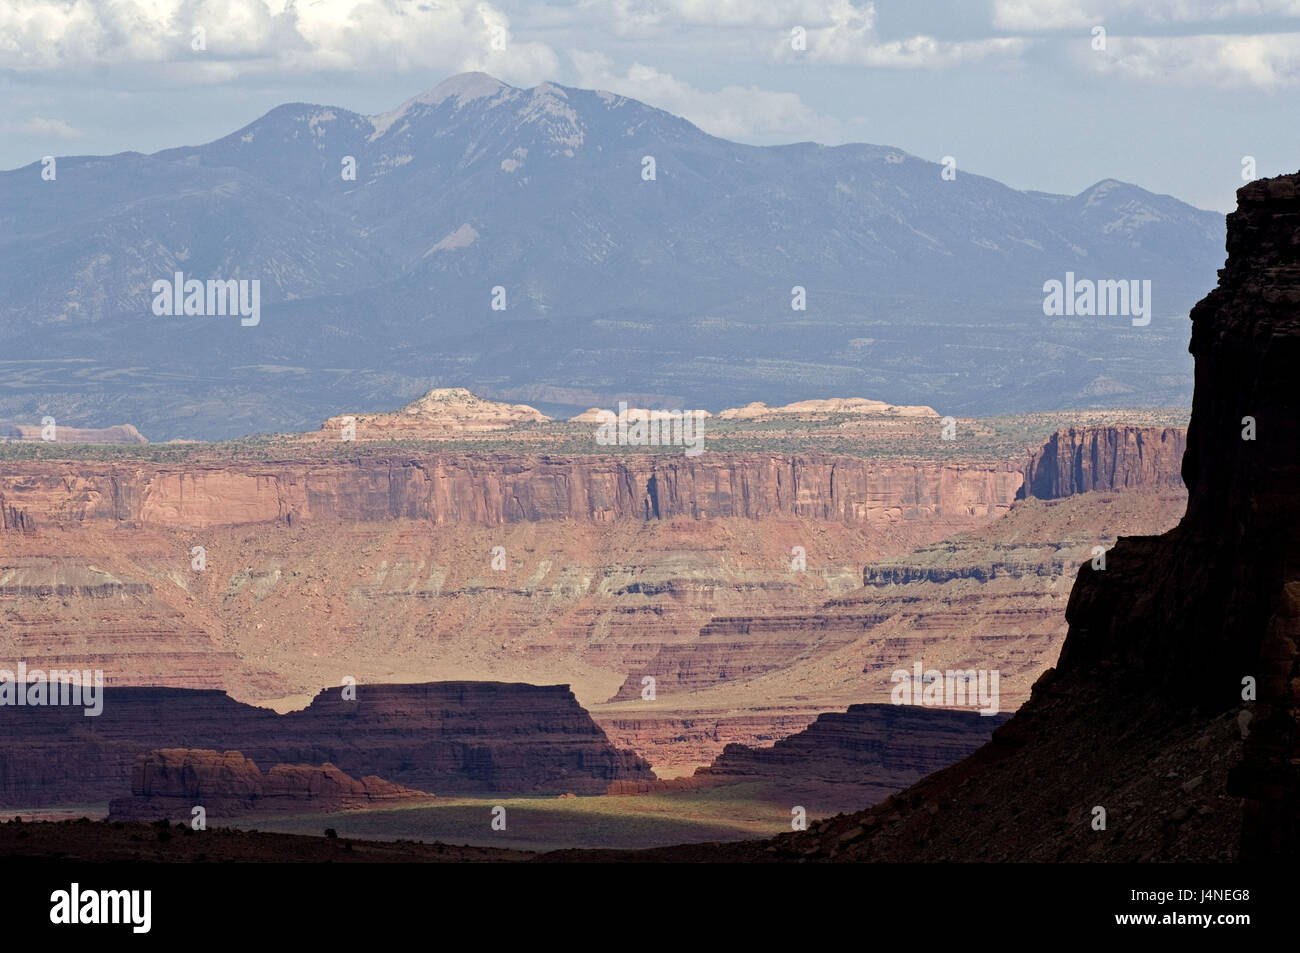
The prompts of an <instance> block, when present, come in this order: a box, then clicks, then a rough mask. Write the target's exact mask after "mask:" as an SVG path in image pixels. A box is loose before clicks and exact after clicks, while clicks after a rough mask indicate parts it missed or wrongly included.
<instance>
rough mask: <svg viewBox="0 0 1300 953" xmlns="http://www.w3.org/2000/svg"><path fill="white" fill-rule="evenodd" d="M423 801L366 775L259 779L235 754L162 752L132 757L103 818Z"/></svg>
mask: <svg viewBox="0 0 1300 953" xmlns="http://www.w3.org/2000/svg"><path fill="white" fill-rule="evenodd" d="M431 797H432V795H430V794H426V793H425V792H423V791H413V790H411V789H410V788H404V787H402V786H401V785H400V784H392V783H390V782H388V781H385V780H384V779H383V778H379V777H375V776H373V775H368V776H366V777H364V778H361V779H360V780H358V779H357V778H354V777H351V776H350V775H348V774H345V773H344V772H343V771H340V770H339V769H338V768H337V767H335V766H334V765H332V764H329V763H328V762H327V763H325V764H277V765H274V766H273V767H272V768H271V770H270V771H268V772H267V773H266V774H263V773H262V772H261V770H259V768H258V766H257V763H256V762H254V761H253V760H252V759H251V758H246V757H244V756H243V755H242V754H241V753H240V752H238V751H213V750H210V749H201V748H200V749H195V748H163V749H160V750H157V751H150V752H149V753H148V754H142V755H139V756H138V757H137V758H136V761H135V764H134V766H133V767H132V768H131V796H130V797H124V798H117V799H115V800H113V801H112V802H111V803H110V804H109V819H110V820H115V821H152V820H156V819H158V818H167V819H168V820H172V821H179V822H182V823H188V822H190V821H191V819H192V818H193V814H192V811H193V809H194V808H195V807H196V806H198V807H202V808H203V809H204V812H205V814H206V819H207V822H208V823H213V822H220V821H221V820H223V819H225V818H230V817H236V816H238V815H240V814H250V813H258V814H269V813H303V812H307V811H342V810H349V809H353V808H367V807H378V806H382V805H383V804H386V803H393V802H402V801H405V802H411V801H422V800H428V799H430V798H431Z"/></svg>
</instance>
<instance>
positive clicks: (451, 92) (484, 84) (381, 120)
mask: <svg viewBox="0 0 1300 953" xmlns="http://www.w3.org/2000/svg"><path fill="white" fill-rule="evenodd" d="M511 88H512V87H510V86H508V85H507V84H505V83H503V82H501V80H499V79H497V78H496V77H495V76H489V75H488V74H487V73H480V72H471V73H458V74H456V75H455V76H449V77H448V78H447V79H444V80H443V81H442V82H441V83H439V84H438V85H437V86H435V87H433V89H430V90H427V91H426V92H423V93H420V95H418V96H413V97H412V98H410V99H408V100H407V101H406V102H404V103H402V105H400V106H398V107H397V108H396V109H392V110H389V111H388V112H386V113H380V114H379V115H377V116H367V117H366V118H367V119H369V120H370V123H371V125H373V126H374V127H375V132H374V135H373V136H371V139H372V141H373V140H374V139H377V138H379V137H380V136H382V135H383V134H384V133H385V132H387V131H388V130H389V129H390V128H391V127H392V125H393V123H395V122H396V121H397V120H398V119H400V118H401V117H402V116H404V115H405V114H406V113H407V111H408V110H410V109H411V107H412V106H439V105H441V104H442V103H444V102H446V101H447V100H448V99H452V98H455V100H456V103H457V105H458V106H459V105H460V104H463V103H468V102H473V101H474V100H476V99H487V98H489V97H492V96H495V95H497V93H499V92H501V91H502V90H506V89H511Z"/></svg>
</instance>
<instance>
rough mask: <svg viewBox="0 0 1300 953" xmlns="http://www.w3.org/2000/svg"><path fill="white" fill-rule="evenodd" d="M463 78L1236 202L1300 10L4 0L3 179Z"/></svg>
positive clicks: (1257, 168)
mask: <svg viewBox="0 0 1300 953" xmlns="http://www.w3.org/2000/svg"><path fill="white" fill-rule="evenodd" d="M470 70H482V71H485V72H488V73H491V74H492V75H493V76H496V77H497V78H499V79H501V80H503V81H505V82H508V83H511V84H513V85H517V86H533V85H536V84H538V83H541V82H545V81H551V82H556V83H559V84H561V85H566V86H580V87H585V88H595V89H607V90H610V91H613V92H616V93H619V94H621V95H625V96H630V97H633V98H636V99H639V100H642V101H643V102H646V103H649V104H650V105H653V106H657V107H659V108H662V109H666V110H668V111H670V112H673V113H676V114H678V115H681V116H684V117H685V118H687V119H689V120H690V121H691V122H694V123H695V124H696V125H698V126H700V127H701V128H702V129H704V130H705V131H706V132H709V133H712V134H714V135H717V136H722V137H725V138H728V139H734V140H737V141H740V142H747V143H753V144H758V145H767V144H774V143H785V142H799V141H807V140H812V141H816V142H821V143H827V144H840V143H845V142H869V143H874V144H877V145H887V146H893V147H896V148H899V149H902V150H904V151H907V152H910V153H912V154H914V155H918V156H921V157H923V158H927V159H931V160H934V161H941V160H942V159H943V157H945V156H952V157H953V158H954V159H955V160H956V164H957V168H958V170H965V171H969V172H972V173H978V174H981V175H987V176H990V177H992V178H995V179H998V180H1000V181H1002V182H1004V183H1006V184H1007V185H1010V186H1012V187H1014V188H1020V189H1038V190H1043V191H1048V192H1058V193H1066V194H1076V193H1078V192H1080V191H1082V190H1084V189H1086V188H1087V187H1089V186H1090V185H1092V184H1094V183H1096V182H1098V181H1100V180H1101V179H1106V178H1116V179H1121V180H1123V181H1126V182H1132V183H1135V184H1137V185H1140V186H1142V187H1144V188H1147V189H1150V190H1151V191H1153V192H1159V193H1164V194H1169V195H1173V196H1176V197H1177V198H1180V199H1182V200H1184V201H1186V202H1190V203H1191V204H1193V205H1197V206H1199V207H1201V208H1206V209H1213V210H1218V211H1229V210H1231V208H1232V207H1233V205H1234V192H1235V190H1236V189H1237V188H1239V187H1240V186H1241V185H1242V183H1243V181H1244V179H1243V175H1244V173H1249V172H1252V171H1253V175H1254V177H1258V176H1265V175H1276V174H1279V173H1281V172H1294V171H1296V170H1297V169H1300V0H1164V2H1157V0H876V2H866V0H569V2H555V3H536V2H533V3H524V2H515V0H493V2H480V0H0V169H12V168H17V167H20V166H24V165H27V164H28V163H31V162H35V161H38V160H39V159H40V158H41V157H42V156H45V155H57V156H65V155H99V154H111V153H116V152H123V151H137V152H154V151H157V150H159V149H164V148H170V147H173V146H180V145H195V144H200V143H203V142H209V141H211V140H213V139H218V138H220V137H222V136H224V135H227V134H229V133H231V132H233V131H235V130H236V129H238V128H240V127H242V126H244V125H246V124H247V123H249V122H251V121H253V120H254V119H256V118H258V117H259V116H261V115H263V114H264V113H266V112H267V111H269V110H270V109H272V108H274V107H275V106H277V105H280V104H282V103H285V102H312V103H320V104H323V105H330V106H340V107H343V108H346V109H352V110H355V111H357V112H360V113H363V114H367V115H372V114H377V113H380V112H384V111H386V110H388V109H391V108H393V107H394V106H396V105H398V104H399V103H401V102H403V101H405V100H407V99H409V98H411V97H412V96H414V95H416V94H418V93H420V92H423V91H424V90H426V89H429V88H431V87H433V86H436V85H437V84H438V83H439V82H441V81H442V80H444V79H446V78H447V77H448V76H452V75H454V74H457V73H461V72H466V71H470ZM1248 160H1250V161H1249V162H1248Z"/></svg>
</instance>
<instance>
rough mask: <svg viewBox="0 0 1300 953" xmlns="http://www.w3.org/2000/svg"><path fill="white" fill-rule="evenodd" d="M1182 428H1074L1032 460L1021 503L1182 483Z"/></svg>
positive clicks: (1184, 442) (1050, 440)
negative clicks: (1090, 492) (1077, 494)
mask: <svg viewBox="0 0 1300 953" xmlns="http://www.w3.org/2000/svg"><path fill="white" fill-rule="evenodd" d="M1186 449H1187V431H1185V430H1183V429H1182V428H1180V427H1164V428H1157V427H1080V428H1074V427H1071V428H1070V429H1068V430H1058V431H1057V432H1056V433H1054V434H1052V436H1051V437H1050V438H1048V440H1047V443H1045V444H1044V445H1043V447H1042V448H1041V449H1039V450H1036V451H1034V452H1033V453H1031V454H1030V455H1029V461H1028V463H1027V464H1026V466H1025V481H1024V484H1023V485H1022V486H1021V488H1020V493H1019V494H1018V497H1019V498H1020V499H1024V498H1026V497H1036V498H1038V499H1040V500H1057V499H1061V498H1063V497H1067V496H1073V495H1074V494H1076V493H1087V492H1089V491H1090V490H1122V489H1125V488H1127V487H1135V486H1147V487H1150V486H1160V487H1176V486H1179V485H1181V483H1182V474H1181V466H1182V459H1183V451H1184V450H1186Z"/></svg>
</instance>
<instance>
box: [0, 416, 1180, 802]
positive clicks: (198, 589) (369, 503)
mask: <svg viewBox="0 0 1300 953" xmlns="http://www.w3.org/2000/svg"><path fill="white" fill-rule="evenodd" d="M813 403H814V404H816V406H802V405H796V406H795V408H794V409H791V408H773V409H771V410H770V412H769V411H766V410H765V411H764V412H763V413H760V412H759V410H758V409H756V408H750V409H749V411H748V412H747V413H745V414H741V415H740V417H742V418H743V419H739V420H734V421H729V422H721V421H719V422H716V423H714V424H713V429H712V430H711V431H710V433H709V438H710V443H709V446H710V450H709V451H708V452H707V453H705V454H704V455H702V456H700V457H697V458H693V459H691V458H686V457H684V456H683V455H682V454H681V453H665V452H654V451H651V450H650V449H644V450H641V451H639V452H637V451H633V450H626V451H623V452H611V451H609V450H606V449H604V448H600V447H598V446H596V445H595V443H594V440H593V439H592V427H591V426H589V425H575V424H573V423H572V422H547V421H545V420H542V421H539V420H537V419H535V418H534V417H533V415H532V414H529V413H527V411H526V410H520V409H519V408H518V407H516V406H506V405H492V404H491V402H483V401H479V400H478V399H477V398H473V397H472V395H469V396H468V397H466V396H464V395H463V394H462V393H458V392H436V393H434V394H432V395H430V396H429V398H428V399H427V400H423V401H420V402H417V403H416V405H412V408H408V410H409V411H410V412H407V411H403V412H400V413H399V414H398V415H395V416H400V417H402V418H403V420H404V422H405V423H404V426H406V428H407V429H406V430H405V431H402V432H403V433H404V434H405V435H406V436H410V435H412V434H415V435H417V436H419V438H420V440H418V441H415V442H414V443H412V442H410V441H408V440H406V439H405V437H404V438H403V440H402V441H399V442H393V441H384V440H365V439H359V440H358V441H357V442H355V443H353V442H347V441H342V440H339V439H329V440H326V439H323V438H322V437H321V435H320V434H304V435H282V436H279V437H274V438H267V439H265V440H261V441H251V442H248V443H235V444H215V445H208V444H190V445H172V446H163V445H152V446H151V447H149V448H147V449H145V448H141V449H140V450H127V449H123V450H108V449H105V450H102V451H101V450H98V449H96V450H94V451H92V450H91V449H89V448H85V449H81V450H79V449H78V448H75V447H69V448H63V447H45V446H42V447H39V448H33V449H32V450H29V451H26V456H23V457H20V458H10V459H9V460H8V461H7V462H6V463H5V465H4V467H3V469H2V470H0V513H4V514H6V517H5V527H6V531H5V532H3V533H0V657H10V656H12V657H13V658H14V659H18V658H23V659H26V660H27V661H28V663H29V664H31V665H42V666H44V667H47V668H50V667H61V668H71V667H77V668H92V669H96V668H97V669H102V670H103V671H104V678H105V682H106V684H108V685H110V686H132V685H136V686H139V685H155V686H170V687H174V688H189V689H220V690H222V691H225V692H228V693H229V694H230V696H231V697H232V698H233V699H237V700H238V701H241V702H245V703H248V704H253V705H262V706H267V707H269V708H273V709H275V710H276V711H281V712H288V711H292V710H294V709H297V708H301V707H302V706H304V705H307V704H308V703H309V702H311V700H312V699H313V698H314V697H315V696H316V694H317V692H318V691H319V690H320V688H321V686H325V685H337V684H339V682H340V680H341V679H343V678H345V677H351V678H354V679H356V680H357V681H358V682H360V683H363V684H365V683H371V684H380V683H396V682H415V681H447V680H465V681H469V680H483V681H504V682H515V681H521V680H526V681H529V682H534V683H555V684H565V685H569V686H571V688H572V690H573V692H574V694H575V696H576V698H577V700H578V702H579V703H580V704H581V705H582V706H583V707H584V708H586V709H587V710H588V711H590V712H591V714H592V717H593V718H594V719H595V720H596V722H597V723H598V724H599V725H600V727H601V728H602V729H603V730H604V731H605V732H606V733H607V735H608V737H609V738H610V741H611V743H612V744H614V745H615V746H616V747H619V748H628V749H632V750H635V751H637V752H638V753H639V754H640V755H641V756H642V757H644V758H646V759H648V760H649V761H650V762H651V763H652V764H653V765H654V767H655V770H656V772H657V773H658V774H659V775H660V776H661V777H674V776H682V775H689V774H690V772H691V771H693V770H694V769H695V768H698V767H703V766H706V765H708V764H710V763H711V762H712V761H713V760H714V759H715V758H716V757H717V756H718V755H719V754H721V752H722V751H723V749H724V748H725V747H726V746H727V745H728V744H732V743H739V744H746V745H762V744H770V743H772V742H775V741H777V740H779V739H780V738H783V737H785V736H787V735H790V734H792V733H795V732H798V731H800V730H802V729H804V728H805V727H807V726H808V725H810V724H812V723H813V721H814V720H815V719H816V718H817V716H818V715H819V714H821V713H823V712H827V711H831V710H834V709H840V710H843V709H846V708H848V706H850V705H853V704H857V703H862V702H887V701H888V689H889V687H890V686H889V682H888V678H889V672H890V671H891V670H892V669H893V668H894V667H903V668H910V666H911V664H912V663H913V661H915V660H923V661H924V662H925V664H926V665H927V667H928V666H929V665H930V664H931V662H932V661H933V662H934V663H935V664H939V665H948V664H960V665H961V666H962V667H970V666H972V665H973V666H975V667H981V668H990V667H997V668H999V669H1000V670H1001V672H1002V678H1003V682H1002V685H1003V687H1002V692H1003V699H1004V707H1003V710H1004V711H1007V710H1012V709H1013V708H1014V707H1015V706H1016V705H1018V704H1019V703H1020V702H1021V701H1022V700H1023V699H1024V698H1025V697H1027V695H1028V688H1029V685H1030V684H1032V682H1033V679H1034V678H1036V677H1037V675H1038V674H1039V673H1040V672H1041V671H1042V670H1043V669H1044V668H1045V667H1046V666H1047V665H1049V664H1050V663H1051V660H1052V659H1053V658H1054V657H1055V653H1056V652H1057V651H1058V650H1059V646H1060V642H1061V639H1062V638H1063V636H1064V620H1063V614H1062V613H1063V609H1064V601H1065V595H1066V592H1067V588H1068V580H1069V576H1070V574H1071V572H1072V570H1073V566H1075V565H1077V564H1078V563H1079V562H1081V561H1083V560H1086V559H1087V558H1089V556H1090V553H1091V550H1092V548H1093V547H1094V546H1096V545H1101V544H1105V545H1109V544H1110V543H1112V542H1113V541H1114V539H1116V538H1118V537H1119V536H1121V535H1129V534H1133V533H1154V532H1159V531H1162V530H1164V529H1166V528H1168V526H1169V525H1172V523H1173V522H1174V521H1176V519H1177V517H1178V515H1179V514H1180V513H1181V509H1182V505H1183V500H1184V496H1183V493H1182V490H1181V485H1180V482H1179V477H1178V470H1177V466H1178V459H1177V458H1178V455H1179V451H1180V447H1181V444H1180V440H1181V430H1180V429H1179V428H1177V427H1174V426H1170V425H1169V423H1168V422H1167V421H1168V417H1167V416H1166V417H1160V416H1158V415H1153V414H1151V413H1149V412H1135V413H1133V414H1132V415H1128V416H1129V419H1131V420H1135V421H1136V422H1135V423H1129V424H1118V423H1114V422H1111V423H1105V422H1104V420H1103V422H1100V423H1099V422H1098V421H1097V419H1096V418H1083V417H1070V416H1066V417H1062V416H1061V415H1044V416H1043V417H1042V418H1039V419H1032V420H1029V421H1024V420H1016V421H1000V420H979V419H975V420H970V421H962V422H960V428H959V429H960V430H961V434H960V439H959V440H956V441H946V440H943V439H941V437H940V431H939V422H938V421H937V420H936V419H934V418H932V417H931V416H930V414H927V413H921V412H920V411H923V410H928V408H916V409H914V408H902V409H899V408H893V407H890V406H889V405H886V404H883V403H880V407H876V406H875V403H876V402H829V406H821V403H822V402H813ZM860 404H864V405H865V404H870V406H868V407H866V408H865V410H866V411H869V412H861V411H862V410H863V407H861V406H859V405H860ZM448 406H450V407H451V408H452V410H451V412H450V413H449V415H448V420H447V421H442V423H445V424H446V426H445V427H444V426H440V425H439V421H440V420H441V418H440V417H439V411H438V408H443V407H448ZM846 406H847V409H846ZM501 408H504V409H501ZM882 408H883V410H882ZM912 411H916V412H912ZM519 418H522V419H519ZM430 419H432V421H433V425H432V426H426V425H425V424H426V423H427V422H428V421H429V420H430ZM512 421H513V422H512ZM1062 425H1064V426H1062ZM412 428H414V429H412ZM331 429H332V425H327V428H326V429H325V430H323V431H322V432H321V433H327V432H329V431H330V430H331ZM381 429H382V428H381ZM358 433H359V434H364V433H365V429H364V427H359V429H358ZM791 445H799V446H805V447H807V446H821V447H826V448H828V449H827V450H824V451H819V452H791V451H789V450H788V449H786V448H787V447H789V446H791ZM1049 473H1050V474H1051V475H1050V477H1049V476H1048V474H1049ZM1027 480H1028V482H1026V481H1027ZM864 567H865V568H864ZM647 678H652V679H654V681H655V692H654V693H653V694H654V697H653V698H647V697H643V694H642V693H643V689H644V687H645V684H646V681H645V680H646V679H647ZM160 743H163V742H160ZM165 743H166V744H172V742H165ZM241 750H242V749H241ZM244 754H245V755H249V756H253V755H252V754H251V753H250V752H249V751H247V750H245V751H244ZM336 763H337V762H336ZM340 767H345V766H343V765H340ZM389 780H395V779H389ZM118 793H120V792H118Z"/></svg>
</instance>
